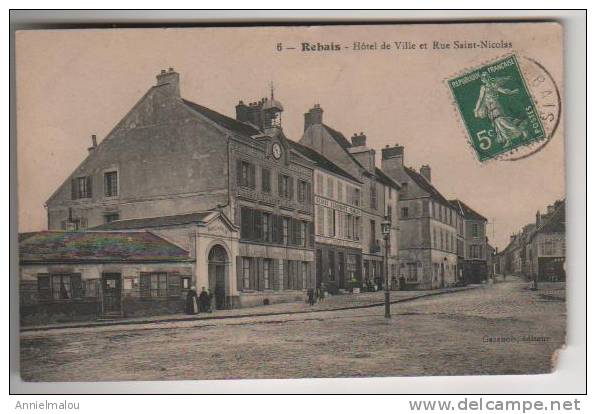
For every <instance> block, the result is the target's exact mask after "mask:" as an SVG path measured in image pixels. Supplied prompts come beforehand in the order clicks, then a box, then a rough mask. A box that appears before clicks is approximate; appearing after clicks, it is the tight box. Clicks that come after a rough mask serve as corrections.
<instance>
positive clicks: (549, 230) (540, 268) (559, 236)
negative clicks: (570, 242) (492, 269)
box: [527, 200, 566, 282]
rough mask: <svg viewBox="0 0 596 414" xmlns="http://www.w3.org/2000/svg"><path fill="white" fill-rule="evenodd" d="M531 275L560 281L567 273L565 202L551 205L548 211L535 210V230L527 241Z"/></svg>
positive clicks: (529, 272) (543, 279) (550, 280)
mask: <svg viewBox="0 0 596 414" xmlns="http://www.w3.org/2000/svg"><path fill="white" fill-rule="evenodd" d="M527 252H528V253H527V260H528V266H527V267H528V274H529V276H530V277H531V278H532V279H534V278H536V277H537V278H538V280H539V281H549V282H560V281H564V280H565V278H566V272H565V256H566V247H565V201H564V200H563V201H556V202H555V203H554V204H552V205H549V206H548V208H547V212H546V214H544V215H543V214H540V212H537V213H536V224H535V230H534V231H533V232H532V234H531V235H530V236H529V238H528V244H527Z"/></svg>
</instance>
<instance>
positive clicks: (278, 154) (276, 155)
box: [272, 142, 281, 160]
mask: <svg viewBox="0 0 596 414" xmlns="http://www.w3.org/2000/svg"><path fill="white" fill-rule="evenodd" d="M272 152H273V158H275V159H276V160H278V159H279V157H281V147H280V145H279V144H278V143H277V142H276V143H275V144H273V148H272Z"/></svg>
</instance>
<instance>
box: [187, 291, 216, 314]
mask: <svg viewBox="0 0 596 414" xmlns="http://www.w3.org/2000/svg"><path fill="white" fill-rule="evenodd" d="M212 300H213V294H212V293H211V292H210V291H207V290H206V289H205V286H203V287H202V288H201V293H200V294H199V295H197V288H196V287H194V286H193V287H191V288H190V289H189V290H188V293H187V294H186V306H185V311H186V313H187V314H188V315H196V314H197V313H201V312H211V311H212V308H213V307H212V306H211V302H212Z"/></svg>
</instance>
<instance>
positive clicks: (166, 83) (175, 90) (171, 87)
mask: <svg viewBox="0 0 596 414" xmlns="http://www.w3.org/2000/svg"><path fill="white" fill-rule="evenodd" d="M156 78H157V86H162V88H163V89H164V90H167V91H168V92H169V94H170V95H173V96H175V97H178V98H179V97H180V75H179V74H178V72H176V71H175V70H174V68H168V70H165V69H162V70H161V72H160V73H159V74H158V75H157V76H156Z"/></svg>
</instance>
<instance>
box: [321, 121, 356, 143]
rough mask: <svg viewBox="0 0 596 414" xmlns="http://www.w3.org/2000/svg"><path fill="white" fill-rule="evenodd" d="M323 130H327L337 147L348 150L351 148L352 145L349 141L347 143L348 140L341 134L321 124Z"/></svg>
mask: <svg viewBox="0 0 596 414" xmlns="http://www.w3.org/2000/svg"><path fill="white" fill-rule="evenodd" d="M323 128H325V129H326V130H327V132H328V133H329V135H331V137H332V138H333V139H334V140H335V141H336V142H337V143H338V144H339V145H341V147H342V148H344V149H348V148H350V147H351V146H352V144H351V143H350V141H348V139H347V138H346V137H345V136H344V134H342V133H341V132H339V131H336V130H335V129H333V128H331V127H330V126H329V125H325V124H323Z"/></svg>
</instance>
